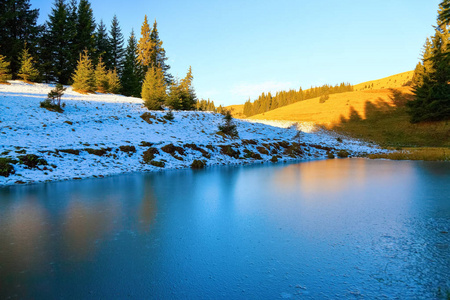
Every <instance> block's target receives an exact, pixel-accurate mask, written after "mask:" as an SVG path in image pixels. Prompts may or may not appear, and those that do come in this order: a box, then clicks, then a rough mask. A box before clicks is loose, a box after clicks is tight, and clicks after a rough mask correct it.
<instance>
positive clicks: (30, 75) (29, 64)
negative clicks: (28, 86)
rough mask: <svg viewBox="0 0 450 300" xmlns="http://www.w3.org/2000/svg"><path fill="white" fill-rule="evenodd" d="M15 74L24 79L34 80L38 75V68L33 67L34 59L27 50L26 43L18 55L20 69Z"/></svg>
mask: <svg viewBox="0 0 450 300" xmlns="http://www.w3.org/2000/svg"><path fill="white" fill-rule="evenodd" d="M17 76H19V77H20V78H22V79H23V80H24V81H35V80H36V78H37V77H38V76H39V72H38V70H37V69H36V68H35V67H34V59H33V57H32V56H31V55H30V54H29V52H28V48H27V45H25V47H24V48H23V50H22V53H21V55H20V69H19V73H18V74H17Z"/></svg>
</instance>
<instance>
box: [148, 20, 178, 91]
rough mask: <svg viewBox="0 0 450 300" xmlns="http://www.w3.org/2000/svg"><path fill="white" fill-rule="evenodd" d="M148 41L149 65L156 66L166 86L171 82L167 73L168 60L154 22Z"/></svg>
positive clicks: (171, 77)
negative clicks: (149, 43) (149, 47)
mask: <svg viewBox="0 0 450 300" xmlns="http://www.w3.org/2000/svg"><path fill="white" fill-rule="evenodd" d="M150 41H151V45H152V49H151V62H152V63H151V64H152V65H153V66H158V67H159V68H161V70H162V71H163V74H164V80H165V81H166V84H170V83H171V82H172V80H173V76H172V75H171V74H170V73H169V69H170V66H169V65H168V64H167V63H166V61H167V60H168V58H167V57H166V50H164V48H163V46H162V44H163V42H162V41H161V39H160V38H159V33H158V28H157V23H156V20H155V22H154V23H153V28H152V32H151V34H150Z"/></svg>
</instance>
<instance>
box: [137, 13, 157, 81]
mask: <svg viewBox="0 0 450 300" xmlns="http://www.w3.org/2000/svg"><path fill="white" fill-rule="evenodd" d="M150 34H151V31H150V26H149V25H148V21H147V15H145V17H144V23H142V26H141V38H140V39H139V42H138V44H137V59H138V61H139V63H140V64H141V65H142V66H143V68H144V72H147V69H148V68H149V67H150V66H152V61H151V53H152V47H153V46H152V41H151V39H150Z"/></svg>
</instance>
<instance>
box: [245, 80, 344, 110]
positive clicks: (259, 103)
mask: <svg viewBox="0 0 450 300" xmlns="http://www.w3.org/2000/svg"><path fill="white" fill-rule="evenodd" d="M351 91H353V86H352V85H351V84H349V83H341V84H339V85H335V86H331V85H327V84H325V85H323V86H320V87H311V88H310V89H307V90H302V88H301V87H300V88H299V90H298V91H297V90H289V91H281V92H277V93H276V95H275V96H272V94H271V93H270V92H269V93H267V94H266V93H262V94H261V95H260V96H259V97H258V99H256V100H255V101H253V102H251V100H250V99H249V100H247V102H245V104H244V115H245V116H247V117H250V116H253V115H257V114H262V113H265V112H267V111H269V110H273V109H277V108H279V107H282V106H286V105H289V104H292V103H295V102H298V101H303V100H307V99H312V98H316V97H321V96H324V95H330V94H337V93H344V92H351Z"/></svg>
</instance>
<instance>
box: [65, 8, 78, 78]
mask: <svg viewBox="0 0 450 300" xmlns="http://www.w3.org/2000/svg"><path fill="white" fill-rule="evenodd" d="M67 9H68V12H69V14H68V19H67V25H68V30H67V31H68V36H69V37H70V38H69V39H68V40H67V44H66V47H67V49H69V55H68V57H67V59H68V61H69V63H68V65H69V66H68V69H70V72H68V73H69V74H72V73H73V72H74V71H75V68H76V67H77V64H78V58H79V56H80V52H79V51H80V47H79V46H78V43H77V20H78V2H77V0H70V3H69V4H68V5H67ZM71 80H72V79H69V82H68V83H70V81H71Z"/></svg>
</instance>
